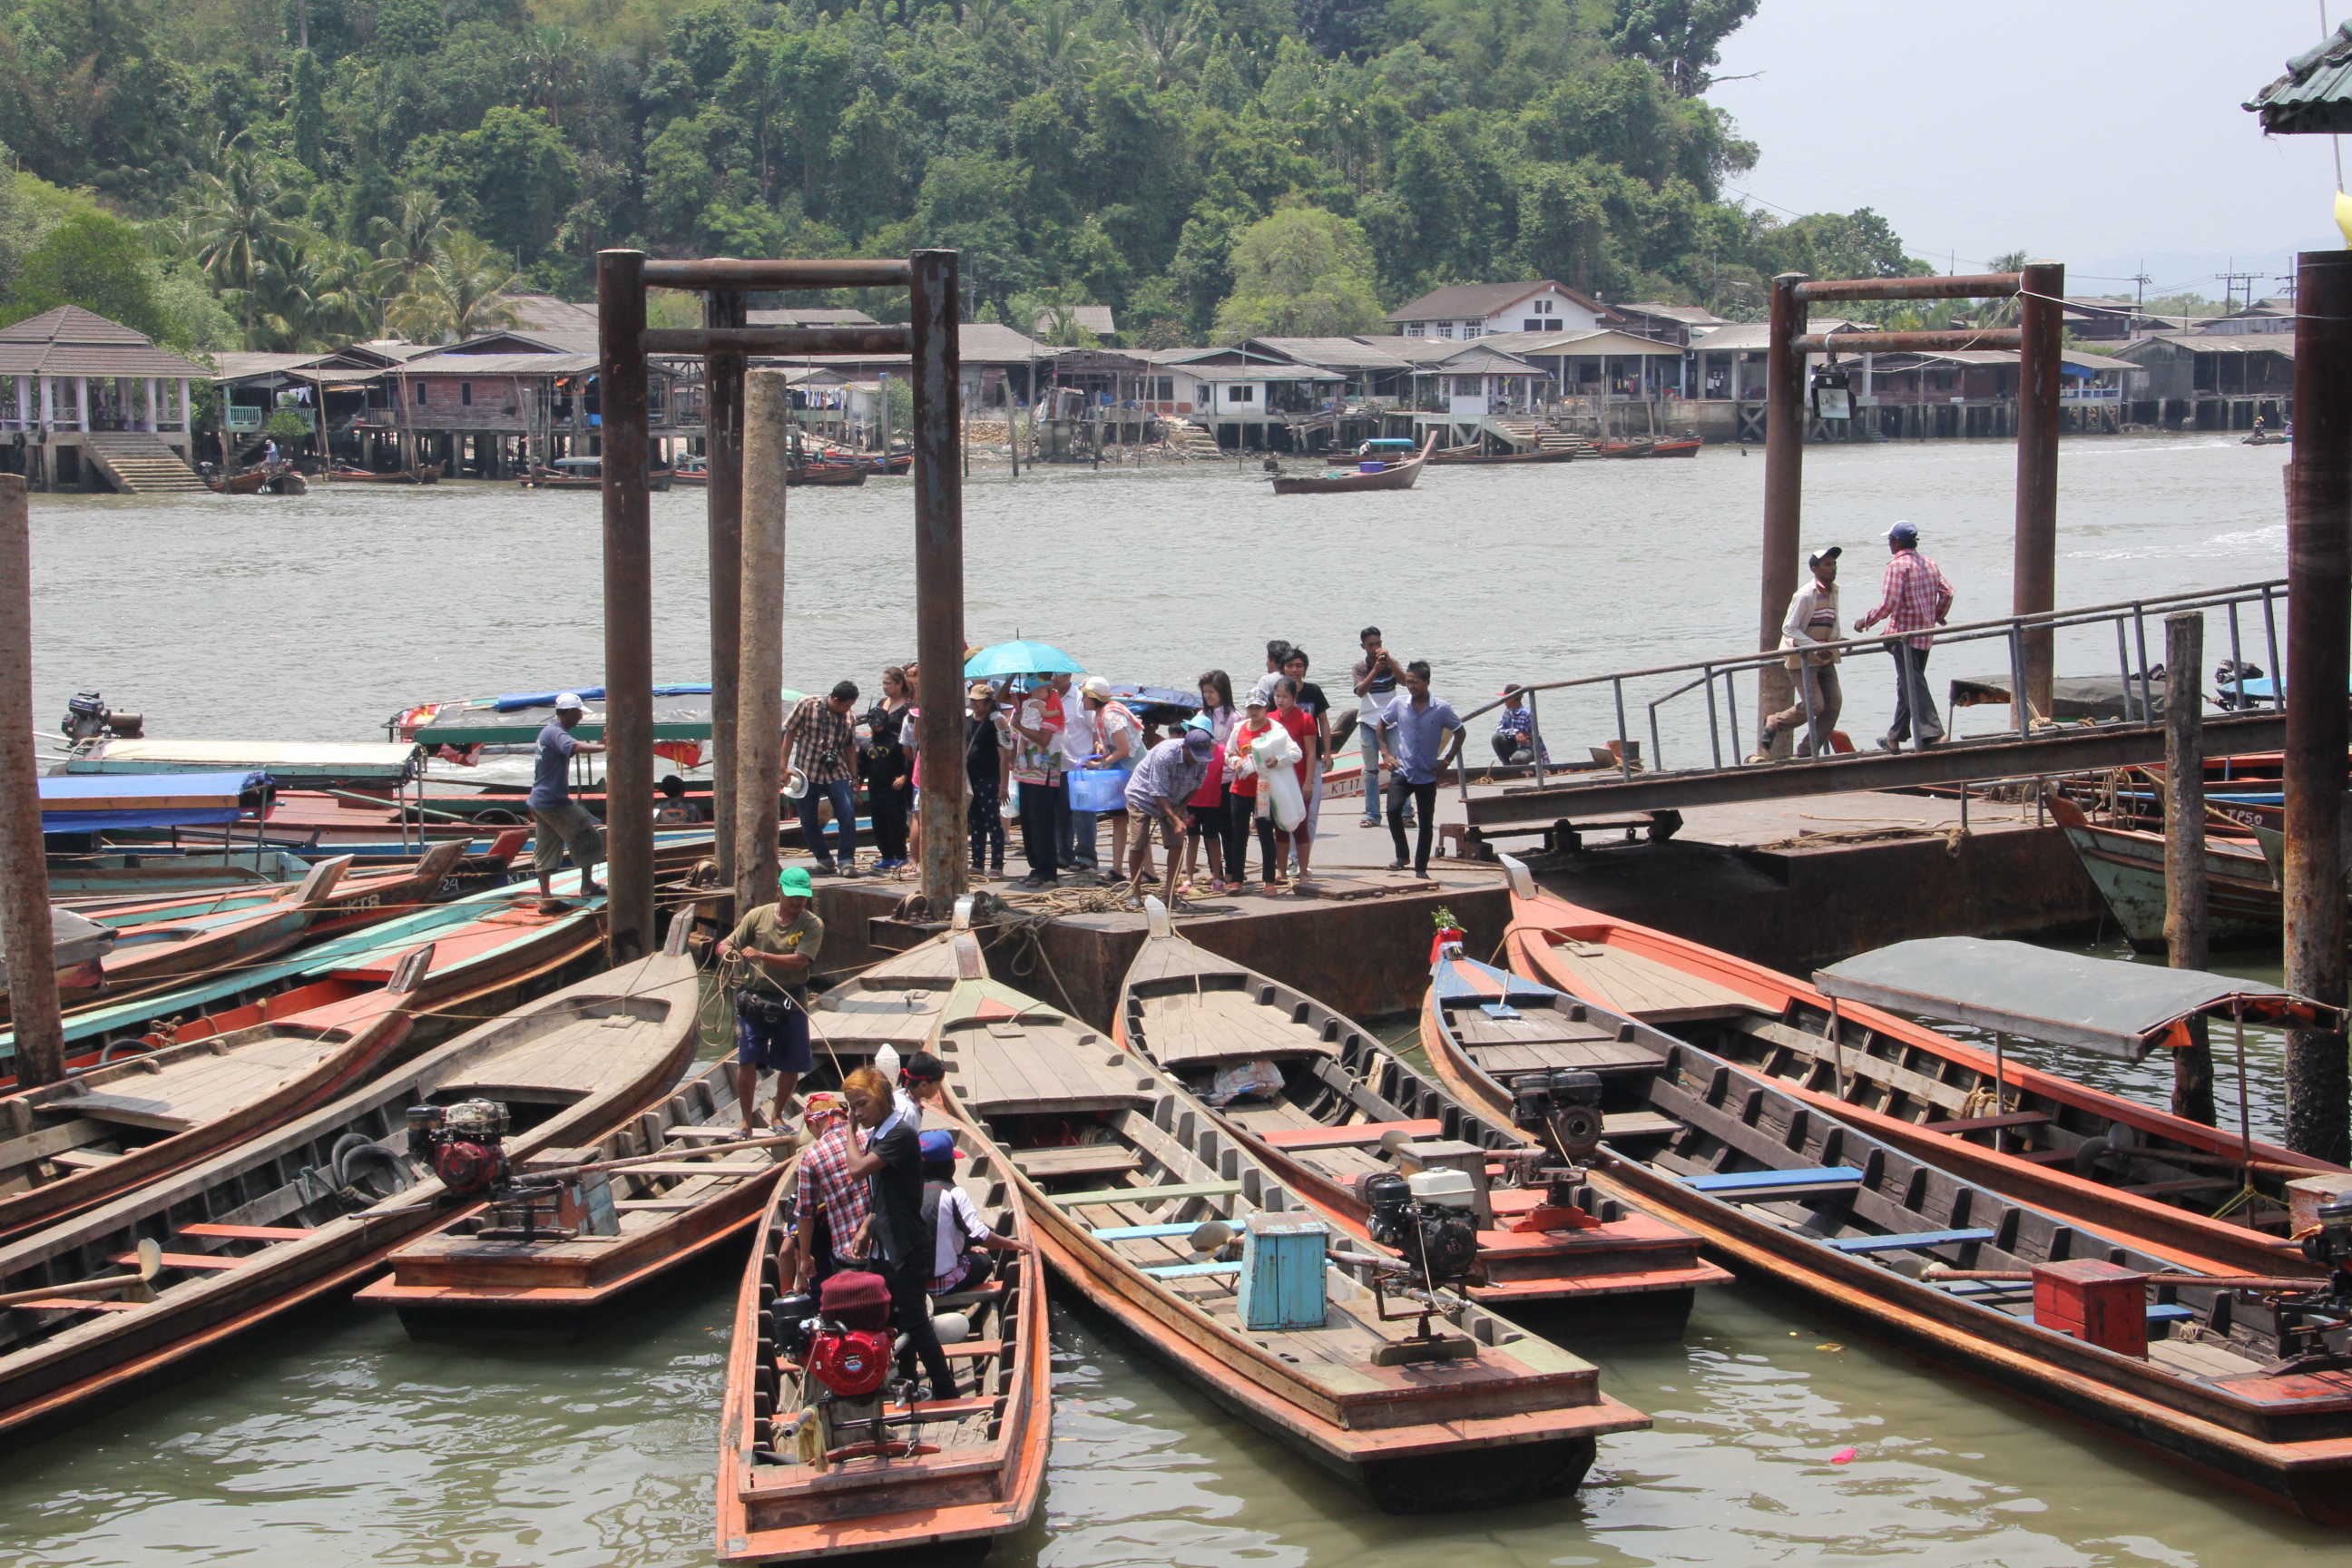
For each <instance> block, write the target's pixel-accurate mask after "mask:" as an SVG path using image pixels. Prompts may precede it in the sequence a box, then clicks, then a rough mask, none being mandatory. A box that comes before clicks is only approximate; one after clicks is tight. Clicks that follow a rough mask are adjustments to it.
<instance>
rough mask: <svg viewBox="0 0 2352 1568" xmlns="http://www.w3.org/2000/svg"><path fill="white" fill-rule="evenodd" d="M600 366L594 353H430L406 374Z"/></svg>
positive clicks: (571, 371) (547, 371) (404, 369)
mask: <svg viewBox="0 0 2352 1568" xmlns="http://www.w3.org/2000/svg"><path fill="white" fill-rule="evenodd" d="M595 368H596V356H595V355H594V354H429V355H427V356H426V357H425V358H423V359H413V360H410V361H409V362H408V363H406V364H404V365H403V366H401V367H400V370H399V372H398V373H397V374H402V375H577V374H580V373H581V372H583V371H590V370H594V369H595Z"/></svg>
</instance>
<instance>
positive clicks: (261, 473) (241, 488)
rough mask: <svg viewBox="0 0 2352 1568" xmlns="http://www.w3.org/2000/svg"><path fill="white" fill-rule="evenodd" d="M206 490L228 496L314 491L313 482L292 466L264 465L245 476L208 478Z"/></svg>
mask: <svg viewBox="0 0 2352 1568" xmlns="http://www.w3.org/2000/svg"><path fill="white" fill-rule="evenodd" d="M205 489H209V490H211V491H212V492H213V493H214V494H215V495H228V496H258V495H278V496H299V495H308V494H310V482H309V481H308V480H306V479H303V477H302V476H301V474H300V473H299V471H297V470H296V468H294V466H293V465H292V464H290V463H269V464H264V465H263V466H262V467H260V468H247V470H246V471H245V472H243V473H241V474H225V475H220V476H218V477H215V478H212V479H206V480H205Z"/></svg>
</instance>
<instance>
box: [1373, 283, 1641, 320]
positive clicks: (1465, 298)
mask: <svg viewBox="0 0 2352 1568" xmlns="http://www.w3.org/2000/svg"><path fill="white" fill-rule="evenodd" d="M1545 289H1559V291H1560V292H1561V293H1563V294H1565V295H1567V296H1568V297H1569V298H1570V299H1571V300H1575V301H1576V302H1577V303H1578V304H1580V305H1582V306H1583V307H1584V308H1585V309H1587V310H1595V311H1600V312H1602V313H1604V314H1605V313H1606V311H1607V310H1608V307H1607V306H1605V305H1603V304H1601V302H1600V301H1599V300H1591V299H1588V298H1586V297H1585V296H1584V295H1582V294H1580V293H1578V292H1577V291H1576V290H1575V289H1571V288H1570V287H1569V286H1568V285H1567V284H1565V283H1555V282H1553V281H1551V280H1550V279H1545V278H1538V279H1535V280H1534V281H1532V282H1527V283H1453V284H1448V285H1447V286H1446V287H1445V288H1443V289H1432V290H1431V291H1430V292H1428V293H1426V294H1423V296H1422V297H1421V298H1420V299H1418V300H1411V301H1408V302H1407V303H1405V304H1402V305H1400V306H1398V307H1397V308H1396V309H1395V310H1391V311H1390V312H1389V313H1388V320H1390V321H1449V320H1451V321H1459V320H1461V319H1463V318H1464V317H1465V316H1466V317H1471V318H1474V319H1483V318H1485V317H1487V316H1491V315H1493V314H1494V313H1495V312H1496V311H1497V310H1503V309H1505V308H1507V307H1508V306H1511V305H1516V304H1517V303H1518V302H1519V301H1520V300H1525V299H1528V298H1529V297H1531V296H1533V295H1537V294H1540V293H1542V292H1543V291H1544V290H1545Z"/></svg>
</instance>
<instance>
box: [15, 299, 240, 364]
mask: <svg viewBox="0 0 2352 1568" xmlns="http://www.w3.org/2000/svg"><path fill="white" fill-rule="evenodd" d="M211 374H212V372H210V371H208V370H206V369H205V367H204V366H202V365H200V364H198V363H195V362H194V360H185V359H182V358H181V357H180V356H179V355H178V354H175V353H172V352H171V351H170V350H168V349H159V348H157V347H156V346H155V345H154V343H153V342H151V341H150V340H149V339H148V338H146V337H145V336H144V335H142V334H141V333H139V332H135V331H131V329H130V328H129V327H126V326H124V325H123V324H122V323H121V322H120V321H108V320H107V319H106V318H105V317H104V316H101V315H99V314H98V313H97V312H96V311H93V310H83V309H82V308H81V307H80V306H79V305H59V306H58V308H57V309H56V310H44V311H42V312H41V313H40V314H39V315H37V316H28V317H26V319H25V320H23V321H18V322H17V323H16V325H15V326H13V327H0V375H160V376H170V377H173V379H177V378H178V377H181V376H186V377H188V378H189V379H191V380H204V379H207V378H209V377H210V376H211Z"/></svg>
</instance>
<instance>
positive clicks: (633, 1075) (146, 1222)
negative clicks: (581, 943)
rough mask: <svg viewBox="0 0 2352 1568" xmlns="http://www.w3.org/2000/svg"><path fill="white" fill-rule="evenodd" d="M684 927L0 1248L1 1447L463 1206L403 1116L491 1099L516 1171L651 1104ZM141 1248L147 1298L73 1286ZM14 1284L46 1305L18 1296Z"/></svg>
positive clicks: (691, 1014) (685, 1044)
mask: <svg viewBox="0 0 2352 1568" xmlns="http://www.w3.org/2000/svg"><path fill="white" fill-rule="evenodd" d="M684 936H685V926H684V924H683V922H677V923H674V924H673V926H672V929H671V938H670V942H668V943H667V945H666V947H665V950H664V951H663V952H661V953H658V954H656V955H655V956H654V957H651V958H646V959H640V960H639V961H637V962H636V963H628V964H624V965H623V966H621V967H620V968H618V969H615V970H612V971H610V972H608V973H604V974H599V975H595V976H593V977H592V978H590V979H587V980H583V981H581V982H579V983H578V984H573V985H570V986H567V987H565V988H564V989H562V990H561V991H558V992H556V993H554V994H551V995H548V996H544V997H542V998H541V999H540V1000H539V1001H537V1002H535V1003H532V1004H531V1005H529V1006H526V1007H523V1008H520V1009H518V1010H516V1011H515V1012H513V1013H510V1014H509V1015H507V1016H504V1017H502V1018H499V1019H495V1020H493V1021H491V1022H489V1023H486V1024H482V1025H479V1026H477V1027H475V1028H473V1029H471V1030H469V1031H467V1033H466V1034H465V1035H463V1036H461V1037H458V1038H457V1039H455V1040H452V1041H450V1042H449V1043H448V1044H446V1045H445V1046H442V1047H439V1048H438V1049H436V1050H434V1051H432V1052H429V1053H427V1054H426V1055H425V1056H424V1057H421V1058H417V1059H416V1060H415V1061H414V1062H411V1063H410V1064H408V1065H407V1066H406V1067H404V1068H401V1069H399V1070H398V1071H395V1072H394V1073H392V1074H390V1075H388V1076H386V1077H383V1078H380V1079H376V1080H375V1081H374V1082H373V1083H371V1084H369V1085H367V1086H366V1087H365V1088H362V1089H357V1090H354V1091H353V1092H352V1093H350V1094H347V1095H344V1096H343V1097H342V1098H341V1099H339V1100H334V1101H332V1102H331V1103H329V1104H327V1105H323V1106H320V1107H319V1108H318V1109H317V1110H311V1111H310V1112H308V1113H307V1114H305V1115H303V1116H301V1117H299V1118H298V1119H296V1120H295V1121H292V1122H289V1123H288V1124H287V1125H285V1126H283V1127H280V1128H278V1129H277V1130H276V1131H272V1132H268V1133H266V1134H264V1135H262V1136H260V1137H257V1138H254V1139H251V1140H249V1141H247V1142H245V1143H243V1144H241V1145H239V1146H238V1147H236V1148H235V1149H232V1150H229V1151H228V1152H225V1153H221V1154H216V1155H215V1156H214V1157H213V1158H212V1159H210V1160H208V1161H205V1163H201V1164H199V1165H196V1166H194V1167H193V1168H191V1169H189V1170H186V1171H183V1172H180V1173H177V1174H175V1175H173V1176H171V1177H169V1178H167V1179H165V1180H163V1181H159V1182H154V1183H151V1184H149V1185H147V1186H145V1187H142V1188H141V1189H139V1190H138V1191H136V1192H133V1193H130V1194H124V1195H123V1196H121V1197H118V1198H115V1199H113V1200H112V1201H111V1202H109V1203H107V1204H104V1205H100V1207H98V1208H95V1209H92V1210H89V1211H88V1212H87V1213H84V1214H81V1215H76V1216H75V1217H73V1218H71V1219H67V1220H62V1221H59V1222H58V1223H57V1224H55V1225H52V1226H47V1228H45V1229H42V1230H38V1231H35V1232H33V1233H31V1234H29V1235H27V1236H24V1237H18V1238H16V1239H14V1240H12V1241H9V1242H7V1243H6V1244H5V1245H0V1292H5V1295H6V1296H8V1297H11V1298H17V1299H16V1300H10V1301H8V1302H7V1303H6V1304H5V1307H0V1441H8V1442H15V1441H22V1440H24V1439H25V1438H26V1437H27V1436H31V1435H32V1434H34V1433H35V1432H37V1430H39V1429H41V1428H42V1427H43V1426H47V1425H50V1424H55V1423H58V1422H59V1421H61V1420H63V1419H66V1418H68V1417H70V1416H71V1415H73V1413H74V1412H75V1410H76V1407H77V1406H79V1405H82V1404H83V1403H84V1402H85V1401H89V1400H92V1399H96V1398H99V1397H100V1396H104V1395H110V1394H118V1393H120V1392H121V1391H123V1390H125V1389H127V1388H129V1387H131V1386H132V1385H133V1384H137V1383H139V1382H140V1381H142V1380H143V1379H146V1378H150V1377H152V1376H153V1375H155V1374H156V1373H161V1372H163V1371H164V1370H165V1369H167V1368H170V1367H172V1366H173V1365H176V1364H178V1363H181V1362H183V1361H184V1360H186V1359H187V1358H189V1357H191V1356H193V1355H195V1354H197V1353H199V1352H205V1351H207V1350H210V1349H212V1348H214V1347H215V1346H217V1345H218V1344H220V1343H221V1342H224V1341H225V1340H226V1339H227V1338H229V1337H230V1336H231V1335H233V1334H236V1333H238V1332H240V1331H245V1330H247V1329H251V1328H254V1327H257V1326H258V1325H259V1324H262V1323H265V1322H267V1321H269V1320H270V1319H272V1318H274V1317H276V1316H277V1315H278V1314H279V1313H281V1312H284V1311H287V1310H290V1309H292V1308H295V1307H298V1306H299V1305H301V1304H303V1303H304V1302H306V1301H310V1300H315V1299H317V1298H319V1297H321V1296H324V1295H328V1294H331V1293H332V1292H335V1291H339V1290H341V1289H348V1288H349V1287H350V1286H351V1285H352V1283H353V1282H354V1281H356V1280H358V1279H362V1278H364V1277H365V1276H366V1275H367V1274H368V1273H369V1272H370V1271H371V1270H373V1268H376V1267H377V1266H378V1265H379V1264H380V1263H381V1261H382V1259H383V1256H384V1254H385V1253H386V1252H388V1251H389V1250H391V1248H393V1247H396V1246H397V1245H399V1244H400V1243H401V1242H402V1241H404V1240H406V1239H407V1238H408V1237H411V1236H414V1235H415V1234H416V1233H417V1232H418V1231H420V1230H424V1229H425V1228H427V1227H429V1226H433V1225H435V1224H437V1223H440V1222H441V1221H443V1220H446V1219H447V1218H448V1217H449V1216H450V1215H452V1214H454V1213H456V1212H457V1211H459V1210H462V1209H465V1208H467V1207H470V1206H472V1205H473V1204H474V1202H476V1201H477V1200H475V1199H474V1198H471V1197H467V1196H460V1195H458V1194H451V1193H450V1192H448V1191H447V1190H446V1188H445V1187H444V1186H443V1185H442V1184H441V1183H440V1182H438V1181H436V1180H435V1179H433V1177H432V1176H431V1174H430V1165H429V1164H428V1163H420V1162H419V1159H418V1158H416V1157H414V1156H412V1154H411V1153H410V1152H409V1150H408V1148H407V1146H406V1143H405V1142H404V1133H405V1131H406V1113H407V1110H408V1109H409V1108H410V1107H412V1106H419V1105H435V1106H440V1107H443V1108H446V1107H449V1106H451V1105H454V1104H457V1103H459V1102H463V1101H468V1100H484V1099H487V1100H492V1101H494V1102H497V1103H498V1104H499V1105H502V1106H504V1107H505V1108H506V1110H507V1111H508V1112H509V1113H510V1115H511V1117H512V1125H513V1127H514V1129H515V1131H511V1132H509V1133H508V1134H507V1135H506V1136H505V1139H504V1152H505V1153H506V1155H507V1156H508V1157H509V1159H511V1160H512V1161H513V1162H514V1163H516V1164H518V1165H520V1164H521V1163H524V1162H526V1161H528V1160H529V1159H530V1157H531V1156H533V1155H535V1154H537V1153H538V1152H540V1151H541V1149H545V1148H551V1147H569V1146H572V1145H576V1144H580V1143H584V1142H593V1140H595V1139H596V1138H598V1137H601V1136H602V1135H603V1134H604V1132H605V1131H607V1130H609V1129H610V1128H612V1127H614V1126H615V1125H616V1124H618V1123H620V1122H622V1121H626V1120H627V1119H628V1118H629V1117H631V1116H633V1115H635V1113H636V1112H637V1111H639V1110H642V1109H644V1108H645V1107H646V1106H647V1105H649V1104H651V1103H653V1102H654V1101H655V1100H658V1099H659V1098H660V1097H661V1096H662V1095H663V1094H664V1093H665V1092H667V1089H668V1088H669V1086H670V1085H671V1084H673V1083H675V1082H676V1081H677V1076H678V1074H679V1073H680V1071H682V1070H683V1069H684V1068H685V1067H686V1064H687V1063H688V1061H689V1060H690V1059H691V1058H692V1056H693V1053H694V1043H695V1036H696V1033H697V1015H696V1005H695V1002H696V977H695V966H694V963H693V961H692V960H691V959H689V958H688V957H686V956H684V955H683V953H682V952H680V951H677V950H679V949H682V948H683V945H684ZM142 1241H152V1242H154V1243H156V1244H157V1245H158V1246H159V1247H161V1248H162V1252H163V1273H162V1275H161V1277H160V1278H158V1279H156V1281H155V1282H154V1286H153V1289H152V1295H150V1294H149V1293H148V1292H144V1291H136V1290H128V1289H126V1290H122V1291H121V1292H120V1293H118V1294H113V1295H94V1296H93V1295H87V1294H80V1293H79V1292H80V1291H85V1290H88V1289H90V1288H91V1282H92V1281H96V1280H103V1279H109V1278H110V1277H113V1278H119V1277H120V1275H121V1265H120V1263H119V1262H118V1260H119V1259H121V1258H130V1257H134V1256H135V1255H136V1249H137V1247H138V1246H139V1244H140V1243H141V1242H142ZM26 1291H41V1292H53V1293H52V1294H41V1295H35V1296H33V1297H31V1298H30V1299H23V1297H22V1293H23V1292H26Z"/></svg>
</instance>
